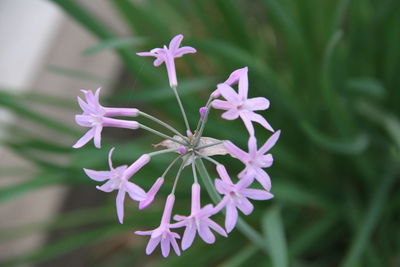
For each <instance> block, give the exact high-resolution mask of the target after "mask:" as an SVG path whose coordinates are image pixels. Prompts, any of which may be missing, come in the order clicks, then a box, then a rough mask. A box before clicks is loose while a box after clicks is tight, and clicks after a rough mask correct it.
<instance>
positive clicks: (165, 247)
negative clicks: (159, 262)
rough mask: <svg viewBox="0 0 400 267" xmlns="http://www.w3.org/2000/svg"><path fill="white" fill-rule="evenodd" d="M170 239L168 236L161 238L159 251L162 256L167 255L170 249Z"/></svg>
mask: <svg viewBox="0 0 400 267" xmlns="http://www.w3.org/2000/svg"><path fill="white" fill-rule="evenodd" d="M169 245H170V240H169V238H168V237H165V238H161V252H162V255H163V257H164V258H166V257H168V255H169V251H170V249H171V248H170V246H169Z"/></svg>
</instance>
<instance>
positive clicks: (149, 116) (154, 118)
mask: <svg viewBox="0 0 400 267" xmlns="http://www.w3.org/2000/svg"><path fill="white" fill-rule="evenodd" d="M139 116H143V117H145V118H148V119H150V120H152V121H154V122H156V123H158V124H160V125H161V126H164V127H165V128H167V129H168V130H170V131H172V132H174V133H175V134H177V135H179V136H180V137H181V138H182V139H184V140H187V137H185V136H184V135H183V134H181V133H180V132H179V131H178V130H177V129H175V128H174V127H172V126H171V125H169V124H168V123H165V122H163V121H162V120H159V119H157V118H156V117H153V116H151V115H150V114H147V113H145V112H142V111H139Z"/></svg>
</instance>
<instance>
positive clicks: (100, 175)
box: [83, 148, 150, 223]
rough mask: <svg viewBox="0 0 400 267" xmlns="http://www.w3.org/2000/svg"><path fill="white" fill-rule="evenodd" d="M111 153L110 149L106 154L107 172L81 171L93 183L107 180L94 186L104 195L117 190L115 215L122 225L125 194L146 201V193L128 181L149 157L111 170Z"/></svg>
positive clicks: (145, 156)
mask: <svg viewBox="0 0 400 267" xmlns="http://www.w3.org/2000/svg"><path fill="white" fill-rule="evenodd" d="M113 151H114V148H112V149H111V150H110V152H109V153H108V165H109V167H110V170H109V171H94V170H89V169H83V170H84V171H85V173H86V174H87V176H89V177H90V178H91V179H93V180H95V181H98V182H103V181H105V180H108V181H107V182H106V183H105V184H103V185H102V186H96V188H97V189H99V190H101V191H103V192H106V193H109V192H111V191H114V190H118V194H117V198H116V206H117V215H118V219H119V222H120V223H123V220H124V199H125V194H126V193H128V194H129V196H130V197H131V198H132V199H133V200H136V201H143V200H145V199H146V193H145V192H144V191H143V189H142V188H140V187H139V186H137V185H136V184H134V183H132V182H129V181H128V180H129V179H130V178H131V177H132V176H133V175H134V174H135V173H136V172H138V171H139V170H140V169H141V168H142V167H143V166H144V165H146V164H147V163H148V162H149V161H150V156H149V155H147V154H144V155H142V156H141V157H140V158H139V159H138V160H136V161H135V162H134V163H132V165H130V166H129V167H128V166H127V165H123V166H119V167H117V168H113V166H112V161H111V156H112V152H113Z"/></svg>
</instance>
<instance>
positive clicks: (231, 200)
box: [215, 165, 273, 233]
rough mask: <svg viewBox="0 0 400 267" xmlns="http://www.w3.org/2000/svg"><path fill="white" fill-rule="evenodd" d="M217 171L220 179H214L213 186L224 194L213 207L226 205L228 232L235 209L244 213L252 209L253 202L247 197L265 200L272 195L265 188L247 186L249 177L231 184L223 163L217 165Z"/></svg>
mask: <svg viewBox="0 0 400 267" xmlns="http://www.w3.org/2000/svg"><path fill="white" fill-rule="evenodd" d="M217 172H218V174H219V176H220V177H221V179H215V188H216V189H217V191H218V192H219V193H220V194H223V195H225V196H224V197H223V199H222V200H221V202H220V203H219V204H218V205H217V206H216V207H215V212H218V211H219V210H220V209H222V208H223V207H226V217H225V228H226V231H227V232H228V233H230V232H231V231H232V230H233V228H234V227H235V225H236V222H237V218H238V212H237V209H239V210H240V211H241V212H243V214H244V215H249V214H250V213H251V212H252V211H253V208H254V207H253V204H251V202H250V201H249V200H248V198H250V199H255V200H267V199H271V198H272V197H273V195H272V194H271V193H270V192H268V191H265V190H259V189H251V188H247V187H248V186H249V185H250V184H251V183H252V180H251V179H241V180H240V181H239V182H238V183H236V184H233V183H232V180H231V178H230V177H229V175H228V173H227V171H226V169H225V167H224V166H223V165H218V166H217Z"/></svg>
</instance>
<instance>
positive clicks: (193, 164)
mask: <svg viewBox="0 0 400 267" xmlns="http://www.w3.org/2000/svg"><path fill="white" fill-rule="evenodd" d="M192 160H193V161H192V171H193V178H194V182H195V183H196V184H198V183H199V181H198V179H197V171H196V158H195V157H194V156H193V157H192Z"/></svg>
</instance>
